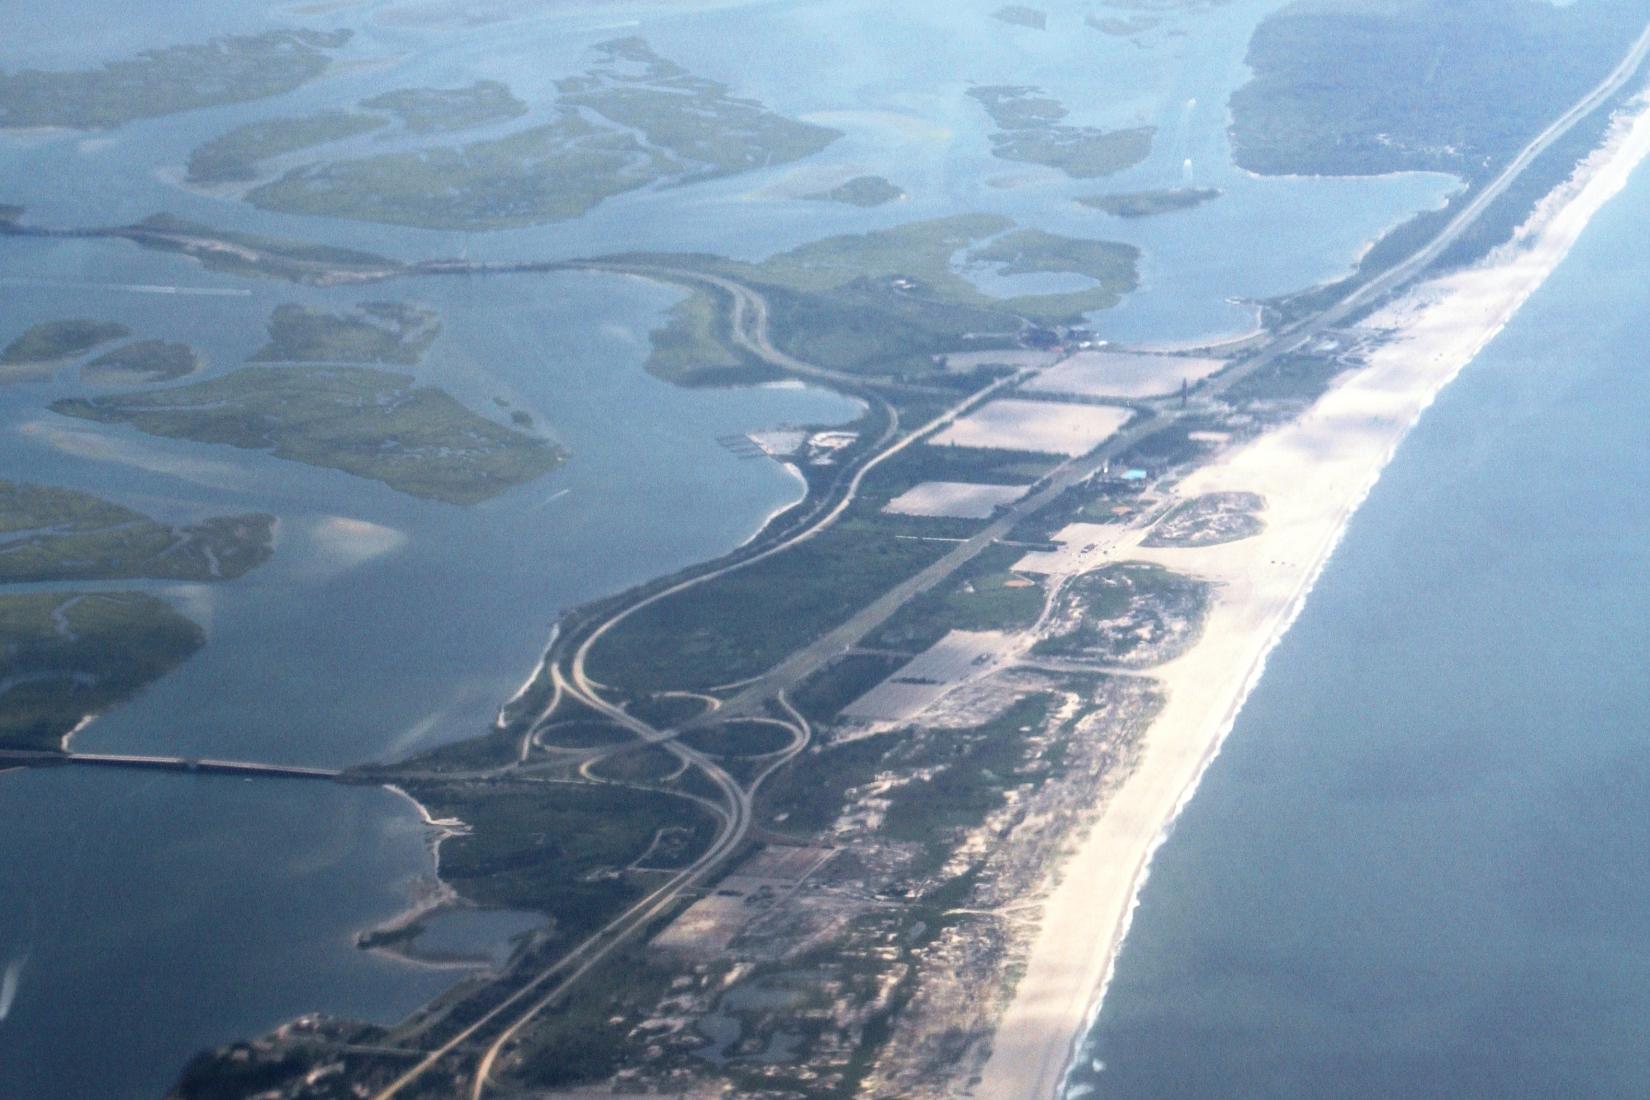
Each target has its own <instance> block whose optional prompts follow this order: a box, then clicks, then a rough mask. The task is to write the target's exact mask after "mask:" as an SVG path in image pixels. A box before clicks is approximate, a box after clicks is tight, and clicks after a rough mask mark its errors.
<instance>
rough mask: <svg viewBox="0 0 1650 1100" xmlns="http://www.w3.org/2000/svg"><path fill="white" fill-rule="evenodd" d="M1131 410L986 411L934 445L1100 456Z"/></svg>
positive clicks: (1020, 404)
mask: <svg viewBox="0 0 1650 1100" xmlns="http://www.w3.org/2000/svg"><path fill="white" fill-rule="evenodd" d="M1130 415H1131V414H1130V412H1129V410H1127V409H1119V408H1113V407H1112V406H1109V405H1063V404H1061V403H1059V402H1057V401H1016V400H1014V399H1012V398H1009V399H1005V400H1001V401H992V402H990V403H989V404H986V405H981V406H980V407H979V408H977V409H975V410H974V411H973V412H971V413H969V414H968V415H967V416H963V417H959V418H958V419H956V420H954V421H952V422H951V426H950V427H948V428H946V429H945V430H944V431H942V432H940V433H939V434H938V435H936V436H934V438H933V439H931V440H929V442H930V443H939V444H946V443H952V444H956V445H958V446H962V447H987V448H991V449H993V450H1005V451H1037V452H1040V453H1045V454H1061V455H1080V454H1087V453H1088V452H1089V451H1092V450H1094V448H1096V447H1098V446H1099V445H1100V444H1101V443H1104V442H1105V441H1106V440H1107V439H1108V438H1110V437H1111V436H1112V435H1113V434H1114V433H1115V432H1116V431H1117V429H1118V428H1121V427H1122V426H1123V424H1124V422H1125V421H1127V420H1128V419H1129V416H1130Z"/></svg>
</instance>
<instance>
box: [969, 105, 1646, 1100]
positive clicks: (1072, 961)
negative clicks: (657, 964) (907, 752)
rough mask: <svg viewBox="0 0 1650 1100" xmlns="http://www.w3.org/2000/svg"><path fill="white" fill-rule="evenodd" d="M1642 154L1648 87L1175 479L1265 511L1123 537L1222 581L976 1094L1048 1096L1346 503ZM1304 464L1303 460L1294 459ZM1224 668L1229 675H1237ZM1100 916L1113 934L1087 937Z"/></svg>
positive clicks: (1169, 668) (1049, 927)
mask: <svg viewBox="0 0 1650 1100" xmlns="http://www.w3.org/2000/svg"><path fill="white" fill-rule="evenodd" d="M1647 154H1650V97H1647V96H1646V95H1643V94H1641V95H1638V96H1635V97H1634V98H1633V99H1631V100H1630V101H1628V103H1627V104H1626V105H1625V106H1624V107H1623V108H1622V109H1621V110H1618V111H1617V112H1616V114H1615V117H1614V119H1613V120H1612V123H1611V126H1610V130H1609V132H1608V135H1607V137H1606V139H1605V141H1604V143H1603V144H1602V145H1600V146H1599V148H1598V149H1596V150H1595V151H1594V152H1593V153H1592V154H1591V155H1590V156H1588V157H1587V158H1586V159H1585V160H1583V161H1581V162H1580V164H1579V165H1578V166H1577V168H1576V170H1575V172H1574V173H1573V174H1572V175H1571V176H1570V177H1569V179H1567V180H1566V181H1565V182H1564V183H1562V184H1560V185H1559V186H1558V187H1557V188H1555V189H1554V190H1553V191H1552V192H1551V193H1549V194H1548V195H1547V196H1545V197H1544V198H1542V199H1541V200H1540V201H1539V202H1538V203H1537V204H1536V205H1535V207H1534V208H1533V210H1532V211H1531V214H1530V216H1529V218H1528V219H1527V220H1526V221H1525V222H1524V224H1523V225H1521V226H1520V227H1519V229H1518V230H1517V231H1516V232H1515V234H1514V236H1513V239H1512V240H1511V241H1510V242H1509V243H1508V244H1506V245H1504V246H1502V247H1500V248H1498V249H1496V250H1495V251H1494V252H1492V253H1491V254H1490V255H1489V256H1487V257H1486V258H1485V259H1484V260H1483V261H1481V262H1480V263H1478V264H1475V265H1473V266H1472V267H1469V268H1465V269H1461V270H1459V271H1455V272H1451V273H1448V274H1445V275H1442V276H1437V277H1434V278H1431V279H1428V280H1427V281H1425V282H1421V283H1418V284H1415V285H1414V286H1412V287H1411V288H1410V289H1409V290H1407V291H1405V292H1404V294H1403V295H1401V296H1400V297H1399V298H1397V299H1396V300H1394V301H1393V302H1391V303H1389V304H1387V305H1385V306H1383V307H1382V308H1381V309H1380V310H1379V311H1378V312H1377V313H1376V314H1374V315H1372V316H1371V317H1368V318H1366V319H1364V320H1363V321H1362V322H1360V323H1359V326H1358V327H1359V328H1360V329H1363V330H1365V331H1368V332H1370V333H1371V334H1373V335H1375V336H1376V337H1377V339H1378V343H1377V344H1376V346H1375V347H1374V349H1373V351H1372V352H1371V354H1370V357H1369V362H1368V364H1367V365H1366V366H1364V367H1362V368H1359V369H1357V370H1355V371H1352V372H1350V373H1348V374H1347V375H1345V376H1343V377H1342V378H1341V379H1340V380H1339V381H1338V382H1337V383H1336V384H1335V386H1334V387H1333V388H1332V389H1331V390H1330V391H1329V392H1328V393H1326V394H1325V395H1324V396H1323V397H1321V398H1320V399H1319V400H1318V402H1317V403H1315V404H1314V405H1313V406H1312V407H1311V408H1309V409H1307V410H1306V411H1305V412H1303V413H1302V414H1301V416H1300V417H1299V418H1297V419H1296V420H1295V421H1292V422H1291V423H1289V424H1285V425H1282V426H1280V427H1278V428H1275V429H1273V430H1271V431H1269V432H1267V433H1266V434H1264V435H1262V436H1260V437H1258V438H1257V439H1255V440H1252V441H1249V442H1246V443H1244V444H1241V445H1239V446H1236V447H1233V448H1231V449H1229V450H1228V451H1227V452H1225V453H1224V454H1222V455H1220V456H1218V457H1217V458H1215V459H1214V460H1213V461H1212V462H1210V463H1209V464H1207V465H1205V466H1203V467H1201V468H1199V469H1197V470H1195V471H1193V472H1192V473H1191V474H1189V475H1188V476H1187V477H1186V479H1185V480H1184V481H1183V482H1182V483H1181V485H1180V486H1178V495H1179V496H1181V497H1182V498H1187V497H1190V496H1193V495H1196V494H1198V493H1204V492H1221V491H1248V492H1259V493H1260V494H1261V495H1262V496H1263V497H1265V498H1266V500H1267V505H1268V506H1267V508H1266V511H1265V513H1264V517H1265V520H1266V523H1267V528H1266V530H1265V531H1263V532H1262V533H1261V534H1259V535H1256V536H1254V537H1252V538H1249V539H1246V540H1242V541H1238V542H1234V543H1229V544H1225V545H1223V546H1215V547H1207V548H1203V549H1188V548H1155V549H1146V548H1142V547H1140V546H1139V545H1138V540H1139V538H1140V537H1142V536H1143V534H1144V533H1143V532H1141V533H1137V534H1136V535H1134V536H1133V537H1131V538H1130V539H1129V540H1128V542H1127V543H1125V544H1123V545H1120V546H1119V547H1118V548H1117V550H1118V553H1117V554H1116V555H1115V556H1114V560H1122V559H1123V558H1124V557H1125V554H1124V551H1125V550H1127V554H1126V556H1127V557H1128V558H1130V559H1135V560H1146V561H1153V562H1156V563H1158V564H1161V565H1165V566H1169V567H1171V568H1175V569H1177V570H1180V571H1183V572H1186V573H1189V574H1192V575H1195V576H1199V577H1202V578H1204V579H1207V580H1210V581H1213V582H1215V583H1216V584H1218V585H1220V595H1218V596H1217V597H1216V599H1215V601H1214V605H1213V607H1212V608H1211V611H1210V617H1209V622H1208V625H1207V627H1206V629H1205V631H1204V636H1203V638H1202V639H1201V640H1200V641H1199V642H1198V644H1197V645H1196V646H1194V647H1193V648H1192V649H1191V650H1190V651H1188V652H1187V653H1186V654H1185V655H1183V656H1182V657H1180V658H1177V659H1176V660H1174V661H1172V662H1170V663H1168V664H1166V665H1164V666H1162V667H1161V668H1160V669H1157V670H1155V676H1156V678H1157V679H1159V681H1160V682H1161V683H1162V684H1163V686H1164V687H1165V688H1166V689H1167V690H1168V694H1169V700H1168V703H1167V704H1166V705H1165V707H1164V710H1163V712H1162V713H1161V714H1160V715H1159V716H1158V718H1157V720H1156V721H1155V722H1154V723H1153V725H1152V728H1151V729H1150V730H1149V731H1148V733H1147V735H1146V739H1145V743H1144V751H1143V756H1142V759H1141V763H1140V766H1139V767H1138V768H1136V769H1135V771H1134V772H1133V773H1132V774H1131V775H1130V776H1129V777H1128V778H1127V779H1125V781H1124V782H1123V784H1122V785H1121V786H1120V787H1119V788H1118V789H1117V790H1116V791H1115V792H1114V793H1113V794H1112V795H1111V797H1110V799H1109V800H1108V801H1107V803H1106V804H1105V805H1104V806H1102V807H1101V808H1100V813H1099V815H1098V816H1097V817H1096V818H1095V819H1094V821H1093V822H1092V823H1091V824H1090V825H1088V826H1087V827H1086V831H1085V833H1084V835H1082V836H1081V837H1080V838H1077V844H1076V846H1075V848H1074V849H1073V850H1072V852H1071V854H1069V855H1068V856H1067V857H1066V859H1064V860H1063V861H1062V862H1061V863H1060V865H1059V866H1057V867H1056V868H1054V872H1053V874H1054V881H1056V882H1057V885H1055V886H1054V888H1053V889H1052V890H1051V891H1050V892H1049V893H1048V895H1047V901H1046V904H1045V907H1044V911H1043V914H1042V920H1041V922H1040V925H1039V927H1038V930H1037V932H1036V933H1035V934H1034V937H1033V939H1032V942H1031V945H1030V951H1029V954H1028V956H1027V958H1026V960H1025V962H1026V965H1025V971H1024V977H1023V978H1022V979H1021V981H1020V982H1019V984H1018V986H1017V987H1016V988H1015V990H1014V993H1013V995H1012V997H1011V999H1010V1001H1009V1005H1008V1008H1007V1010H1006V1011H1005V1013H1004V1015H1003V1016H1002V1018H1001V1020H1000V1021H999V1023H998V1026H997V1029H996V1033H995V1035H994V1037H993V1042H992V1052H991V1056H990V1058H989V1060H988V1061H987V1063H986V1065H985V1067H984V1070H983V1072H982V1074H981V1077H980V1079H979V1080H978V1082H977V1084H976V1085H975V1086H974V1087H973V1089H972V1090H971V1091H970V1095H971V1096H973V1097H975V1098H977V1100H985V1098H990V1100H1010V1098H1016V1100H1018V1098H1024V1097H1051V1096H1056V1095H1059V1094H1060V1093H1061V1092H1062V1091H1063V1088H1064V1083H1065V1081H1066V1078H1067V1076H1068V1073H1069V1068H1070V1065H1071V1064H1072V1063H1073V1061H1074V1060H1075V1059H1076V1057H1077V1056H1078V1055H1079V1054H1080V1053H1081V1049H1082V1044H1083V1042H1084V1040H1085V1038H1086V1037H1087V1035H1088V1033H1089V1032H1090V1031H1091V1030H1092V1028H1093V1025H1094V1021H1095V1019H1096V1018H1097V1017H1098V1015H1099V1012H1100V1011H1101V1008H1102V1006H1103V1002H1104V997H1105V993H1106V991H1107V988H1108V986H1109V984H1110V981H1111V977H1112V975H1113V973H1114V971H1115V966H1116V960H1117V956H1118V953H1119V951H1120V949H1121V946H1122V944H1123V942H1124V940H1125V939H1126V937H1127V934H1128V931H1129V928H1130V925H1131V923H1132V920H1133V916H1134V912H1135V910H1136V908H1137V907H1138V905H1139V898H1140V891H1141V889H1142V887H1143V886H1144V884H1145V882H1146V881H1147V879H1148V878H1149V875H1150V866H1151V861H1152V858H1153V856H1155V854H1156V852H1157V851H1158V849H1159V848H1161V846H1162V845H1163V843H1165V842H1166V841H1167V839H1168V837H1169V835H1170V832H1171V830H1172V826H1173V823H1174V821H1175V820H1176V819H1177V818H1178V817H1179V815H1180V813H1181V812H1182V811H1183V810H1184V809H1185V807H1186V806H1187V805H1188V804H1189V803H1190V801H1191V799H1192V798H1193V797H1194V796H1195V795H1196V792H1197V788H1198V785H1199V784H1200V782H1201V780H1202V778H1203V775H1204V774H1205V772H1206V771H1207V769H1208V767H1209V765H1210V764H1211V763H1213V761H1214V759H1215V758H1216V757H1217V756H1218V755H1219V752H1220V749H1221V747H1222V745H1223V744H1224V742H1225V739H1226V737H1227V736H1228V735H1229V734H1230V732H1231V730H1232V729H1233V727H1234V726H1235V723H1236V720H1237V717H1238V715H1239V713H1240V712H1241V710H1242V707H1243V704H1244V702H1245V700H1246V699H1247V697H1248V695H1249V693H1250V692H1251V691H1252V690H1253V688H1254V686H1255V685H1256V683H1258V682H1259V680H1260V678H1261V676H1262V675H1263V673H1264V671H1265V667H1266V663H1267V660H1268V658H1269V656H1270V654H1271V652H1272V650H1273V649H1274V648H1276V646H1277V644H1278V643H1279V642H1280V641H1281V640H1282V638H1283V636H1284V634H1285V633H1287V631H1288V629H1289V627H1290V626H1291V625H1292V624H1293V623H1294V621H1295V619H1296V618H1297V617H1298V615H1299V614H1300V612H1301V610H1302V609H1303V607H1304V606H1305V602H1306V598H1307V596H1309V595H1310V592H1311V590H1312V587H1313V586H1314V584H1315V583H1316V580H1317V578H1318V577H1319V576H1320V575H1321V573H1322V571H1323V569H1324V568H1325V566H1326V565H1327V563H1328V561H1329V559H1330V558H1331V557H1332V556H1333V553H1334V551H1335V548H1336V547H1337V546H1338V545H1339V543H1340V541H1341V539H1342V538H1343V537H1344V536H1345V533H1346V530H1347V528H1348V526H1349V524H1350V520H1351V518H1352V516H1353V515H1354V514H1355V513H1356V511H1357V509H1358V508H1359V507H1360V506H1361V505H1362V503H1363V501H1364V500H1365V499H1366V498H1367V497H1368V495H1369V493H1370V492H1371V491H1372V490H1373V489H1374V486H1375V484H1376V483H1377V482H1378V480H1379V478H1380V475H1381V473H1382V471H1383V470H1384V469H1385V467H1386V465H1387V463H1388V462H1389V461H1390V460H1391V458H1392V457H1393V455H1394V454H1395V453H1396V451H1397V448H1398V446H1399V445H1400V444H1401V443H1402V440H1403V439H1404V437H1405V436H1406V435H1407V434H1408V432H1409V429H1410V428H1411V427H1413V425H1414V424H1415V423H1416V422H1417V421H1418V420H1419V418H1420V417H1421V415H1422V414H1423V413H1424V412H1425V410H1426V409H1427V407H1428V406H1430V405H1431V404H1432V402H1433V400H1434V399H1435V398H1436V397H1437V395H1438V393H1439V392H1441V391H1442V389H1443V388H1444V386H1446V385H1448V384H1449V382H1450V381H1452V380H1453V379H1454V378H1455V377H1456V375H1458V374H1459V373H1460V371H1461V370H1463V369H1464V368H1465V367H1466V366H1467V365H1468V364H1470V363H1471V362H1472V361H1473V360H1474V359H1476V357H1477V355H1478V353H1479V352H1480V351H1481V350H1482V349H1483V348H1484V346H1486V345H1487V344H1488V343H1489V342H1490V341H1491V340H1493V339H1494V338H1495V336H1496V335H1497V334H1498V333H1499V332H1500V331H1501V329H1502V328H1503V327H1504V326H1505V325H1506V324H1507V322H1508V321H1510V320H1511V319H1512V317H1513V316H1514V315H1515V314H1516V313H1517V311H1518V310H1519V308H1521V307H1522V305H1523V304H1524V302H1525V301H1526V300H1527V299H1528V298H1529V296H1530V295H1531V294H1532V293H1534V291H1535V290H1536V289H1537V288H1539V287H1540V285H1541V284H1542V283H1543V282H1545V280H1546V278H1547V276H1548V275H1549V274H1550V273H1551V272H1552V271H1553V270H1554V269H1555V268H1556V267H1557V266H1558V264H1559V263H1561V262H1562V261H1563V259H1564V257H1565V256H1566V255H1568V253H1569V251H1570V248H1571V246H1572V245H1573V244H1574V243H1575V241H1576V240H1577V239H1578V238H1579V236H1580V235H1581V233H1582V231H1583V230H1584V229H1585V228H1586V225H1587V224H1588V222H1589V221H1590V220H1591V218H1592V216H1593V215H1594V214H1595V213H1596V212H1597V211H1598V210H1599V209H1601V208H1602V207H1603V206H1604V204H1605V203H1606V202H1608V201H1609V200H1610V199H1611V198H1613V197H1614V196H1615V195H1616V193H1617V192H1619V191H1620V190H1621V189H1622V187H1624V186H1625V184H1626V182H1627V178H1628V176H1629V175H1630V174H1631V173H1632V171H1633V169H1634V168H1636V167H1637V166H1638V164H1639V163H1640V162H1641V161H1643V160H1644V159H1645V157H1646V155H1647ZM1308 463H1310V464H1311V465H1312V467H1313V469H1314V476H1313V477H1312V478H1311V479H1310V480H1309V481H1307V482H1304V483H1303V482H1302V481H1301V479H1300V478H1299V475H1298V471H1299V470H1300V469H1301V468H1302V466H1303V465H1304V464H1308ZM1234 671H1235V672H1236V673H1237V674H1234ZM1096 924H1099V925H1101V926H1103V927H1107V928H1109V929H1110V933H1109V935H1105V936H1101V937H1099V938H1098V940H1097V939H1096V937H1095V936H1094V934H1093V930H1094V928H1095V926H1096Z"/></svg>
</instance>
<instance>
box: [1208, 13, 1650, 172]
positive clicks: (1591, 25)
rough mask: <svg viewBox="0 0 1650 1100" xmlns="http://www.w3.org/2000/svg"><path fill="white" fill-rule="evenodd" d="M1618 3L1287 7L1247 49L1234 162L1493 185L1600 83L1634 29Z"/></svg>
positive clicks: (1637, 26) (1235, 102) (1638, 18)
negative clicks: (1565, 108)
mask: <svg viewBox="0 0 1650 1100" xmlns="http://www.w3.org/2000/svg"><path fill="white" fill-rule="evenodd" d="M1643 19H1644V9H1643V5H1642V4H1638V3H1634V2H1631V0H1587V2H1583V3H1575V4H1566V5H1557V4H1553V3H1549V2H1547V0H1387V2H1384V3H1381V4H1375V5H1358V6H1351V7H1346V8H1344V9H1342V8H1336V7H1331V6H1326V5H1323V4H1319V3H1296V4H1293V5H1291V6H1289V7H1287V8H1285V9H1283V10H1282V11H1280V12H1277V13H1276V14H1274V15H1271V16H1269V17H1268V18H1267V19H1266V20H1265V21H1264V22H1263V23H1261V25H1260V26H1259V27H1258V28H1257V29H1256V31H1255V35H1254V37H1253V38H1252V39H1251V40H1250V43H1249V54H1248V64H1249V67H1250V68H1251V69H1252V70H1253V72H1254V76H1253V78H1252V79H1251V80H1250V81H1249V83H1247V84H1245V85H1244V86H1243V87H1241V88H1239V89H1238V90H1237V91H1236V92H1235V93H1234V94H1233V96H1232V101H1231V110H1232V145H1233V155H1234V157H1235V159H1236V161H1237V163H1238V164H1239V165H1241V166H1242V167H1244V168H1247V169H1249V170H1251V171H1255V172H1260V173H1263V174H1268V175H1276V174H1287V173H1316V174H1325V175H1365V174H1372V173H1380V172H1397V171H1406V170H1414V169H1425V170H1433V171H1442V172H1452V173H1455V174H1456V175H1459V176H1462V177H1464V178H1466V179H1467V180H1469V181H1474V182H1477V181H1482V180H1484V179H1487V178H1488V177H1489V176H1491V175H1493V174H1494V172H1496V171H1497V170H1499V169H1500V168H1501V167H1502V166H1503V165H1504V164H1506V162H1507V161H1508V160H1509V159H1510V158H1511V157H1512V156H1513V154H1514V153H1515V152H1516V150H1518V149H1519V148H1521V147H1522V146H1523V145H1525V144H1526V143H1527V142H1529V141H1530V140H1531V139H1532V138H1533V137H1535V135H1536V134H1537V133H1539V132H1540V131H1541V129H1542V128H1543V127H1544V126H1546V125H1547V124H1548V123H1549V122H1551V121H1552V119H1553V116H1554V115H1555V114H1556V112H1557V110H1558V108H1557V107H1555V104H1563V103H1570V102H1573V101H1575V100H1578V99H1580V98H1581V97H1582V95H1584V94H1585V93H1586V92H1587V91H1588V90H1589V89H1590V88H1591V87H1592V86H1593V85H1594V84H1596V83H1597V82H1598V81H1599V80H1601V79H1603V77H1604V75H1605V74H1606V73H1607V72H1608V71H1609V70H1610V68H1611V66H1613V65H1614V64H1615V63H1616V61H1617V60H1619V58H1620V57H1621V55H1622V54H1623V53H1624V52H1625V51H1626V49H1627V45H1628V43H1630V42H1631V41H1632V39H1633V38H1634V36H1635V35H1636V34H1637V33H1638V32H1639V31H1640V30H1641V29H1642V26H1643Z"/></svg>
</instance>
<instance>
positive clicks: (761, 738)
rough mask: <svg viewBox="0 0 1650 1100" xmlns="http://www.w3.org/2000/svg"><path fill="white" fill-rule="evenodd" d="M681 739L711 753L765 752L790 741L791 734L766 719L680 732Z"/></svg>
mask: <svg viewBox="0 0 1650 1100" xmlns="http://www.w3.org/2000/svg"><path fill="white" fill-rule="evenodd" d="M682 742H683V744H686V745H687V746H689V747H690V748H694V749H698V750H699V751H700V752H708V753H710V754H711V755H712V756H767V755H768V754H769V753H775V752H778V751H779V750H780V749H782V748H784V747H785V746H786V745H789V744H790V743H791V735H790V734H789V733H788V732H787V731H785V730H784V729H783V728H781V727H779V726H775V725H772V724H771V723H768V722H725V723H723V724H722V725H719V726H706V727H704V728H702V729H696V730H693V731H691V732H689V733H686V734H683V735H682Z"/></svg>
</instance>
